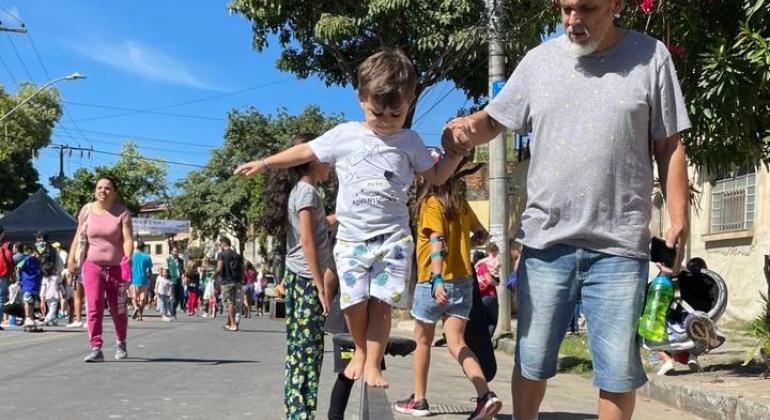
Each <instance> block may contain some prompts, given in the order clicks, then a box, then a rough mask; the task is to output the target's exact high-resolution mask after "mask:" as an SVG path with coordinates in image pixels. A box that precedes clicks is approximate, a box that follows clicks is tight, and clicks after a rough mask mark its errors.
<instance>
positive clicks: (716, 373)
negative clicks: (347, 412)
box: [394, 319, 770, 420]
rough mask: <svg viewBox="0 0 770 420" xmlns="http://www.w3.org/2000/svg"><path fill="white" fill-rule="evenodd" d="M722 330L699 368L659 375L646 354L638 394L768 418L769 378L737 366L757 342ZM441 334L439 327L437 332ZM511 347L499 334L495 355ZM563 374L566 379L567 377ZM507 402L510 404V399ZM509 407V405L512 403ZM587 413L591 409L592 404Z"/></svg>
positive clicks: (501, 373) (587, 394) (727, 415)
mask: <svg viewBox="0 0 770 420" xmlns="http://www.w3.org/2000/svg"><path fill="white" fill-rule="evenodd" d="M515 322H516V320H515V319H514V320H513V323H514V325H513V326H512V328H513V329H514V330H515V328H516V325H515ZM413 325H414V323H413V321H400V322H399V323H398V325H397V326H396V325H394V329H396V327H397V328H398V329H399V330H402V331H412V328H413ZM437 331H438V328H437ZM723 332H724V333H725V334H726V335H727V341H726V342H725V344H724V345H723V346H722V347H720V348H718V349H716V350H714V351H713V352H711V353H710V354H707V355H702V356H701V357H700V363H701V366H702V368H703V370H702V371H701V372H697V373H695V372H690V371H689V370H688V368H687V366H683V365H677V367H676V369H677V371H676V372H675V373H673V374H670V375H668V376H662V377H661V376H657V375H656V374H655V372H656V371H657V370H658V368H659V367H660V362H655V363H651V362H649V360H648V358H647V357H646V354H647V353H645V357H644V363H645V369H646V370H647V372H648V378H649V382H648V383H647V385H645V386H644V387H642V388H641V389H640V390H639V395H640V396H643V397H646V398H650V399H653V400H656V401H659V402H661V403H664V404H667V405H668V406H671V407H674V408H677V409H680V410H682V411H684V412H687V413H690V414H692V415H695V416H698V417H702V418H704V419H714V420H722V419H734V420H755V419H756V420H759V419H764V420H767V419H770V379H762V378H761V376H760V375H761V374H762V372H763V371H764V368H762V367H761V366H758V365H757V364H755V363H753V362H752V364H750V365H749V366H746V367H743V366H741V363H742V362H743V358H744V355H745V354H746V351H748V349H750V348H751V347H752V346H753V345H754V343H755V342H754V339H753V338H752V337H749V336H747V335H745V333H744V332H741V331H736V330H724V331H723ZM439 334H440V333H439V332H437V334H436V335H437V336H438V335H439ZM514 346H515V340H514V339H511V338H504V339H501V340H500V341H499V342H498V347H497V350H498V354H500V353H501V352H504V353H508V354H512V353H513V350H514ZM501 362H503V363H501ZM498 364H499V368H498V378H497V379H496V381H495V382H499V381H500V379H505V382H506V383H507V384H508V385H507V386H508V387H509V386H510V378H509V376H510V371H511V369H510V365H512V358H510V357H498ZM560 364H561V363H560ZM563 377H567V378H569V379H568V380H565V379H563ZM574 378H579V376H576V375H568V374H560V375H557V377H556V378H555V379H554V380H552V381H549V390H550V389H551V388H552V387H551V385H550V384H552V383H556V384H559V383H561V382H565V383H571V382H572V381H575V379H574ZM580 379H582V380H583V381H585V383H584V386H583V388H584V389H582V390H581V389H577V390H575V392H577V393H576V394H575V397H578V396H580V398H585V399H587V400H589V401H591V402H592V403H593V401H594V399H595V396H593V390H592V385H591V384H590V382H589V381H588V379H584V378H580ZM557 386H559V385H557ZM589 389H590V390H589ZM503 392H505V390H504V391H503ZM570 392H572V391H571V390H570ZM640 399H641V398H640ZM507 403H508V404H509V402H508V401H507ZM507 407H508V409H510V405H507ZM587 412H589V413H595V408H591V409H590V410H589V411H587ZM639 415H640V413H639V410H637V415H635V416H634V418H641V417H639ZM541 418H542V416H541Z"/></svg>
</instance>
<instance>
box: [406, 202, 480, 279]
mask: <svg viewBox="0 0 770 420" xmlns="http://www.w3.org/2000/svg"><path fill="white" fill-rule="evenodd" d="M442 209H443V206H442V205H441V201H439V200H438V198H436V197H435V196H430V197H428V198H427V199H425V201H424V202H423V203H422V205H421V206H420V214H419V215H418V221H417V239H416V252H417V281H419V282H425V281H428V280H430V275H431V264H430V235H431V233H433V232H439V233H441V234H442V235H443V236H444V246H445V253H444V264H443V267H442V269H441V277H442V278H443V279H444V280H445V281H447V280H452V279H454V278H458V277H464V276H470V275H471V273H472V271H471V270H472V267H471V255H470V254H471V243H470V235H471V228H472V227H473V220H474V218H475V217H474V214H473V210H471V208H470V206H469V205H468V202H467V201H465V200H463V203H462V207H461V209H460V212H459V214H458V215H457V216H455V218H454V220H444V216H443V214H442Z"/></svg>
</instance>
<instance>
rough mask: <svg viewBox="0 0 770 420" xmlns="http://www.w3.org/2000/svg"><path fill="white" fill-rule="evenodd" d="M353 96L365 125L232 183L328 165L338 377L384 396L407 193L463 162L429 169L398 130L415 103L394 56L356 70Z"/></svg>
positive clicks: (404, 262)
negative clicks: (343, 328) (417, 181)
mask: <svg viewBox="0 0 770 420" xmlns="http://www.w3.org/2000/svg"><path fill="white" fill-rule="evenodd" d="M357 76H358V83H357V88H358V91H357V95H358V100H359V102H360V105H361V108H362V109H363V111H364V121H351V122H347V123H343V124H340V125H338V126H336V127H334V128H333V129H331V130H329V131H327V132H326V133H324V134H323V135H322V136H321V137H319V138H317V139H315V140H313V141H311V142H309V143H303V144H299V145H295V146H293V147H291V148H290V149H288V150H285V151H283V152H281V153H278V154H276V155H273V156H270V157H268V158H266V159H261V160H255V161H252V162H249V163H246V164H243V165H241V166H240V167H238V168H237V169H236V170H235V174H240V175H252V174H256V173H258V172H260V171H264V170H267V169H268V168H271V169H280V168H290V167H293V166H297V165H301V164H304V163H308V162H312V161H314V160H316V159H317V160H318V161H319V162H321V163H334V164H335V171H336V173H337V176H338V178H339V186H340V188H339V193H338V195H337V207H336V212H337V221H338V222H339V230H338V232H337V244H336V245H335V247H334V258H335V260H336V266H337V268H338V270H339V276H340V289H341V290H340V292H341V294H340V296H341V299H340V307H341V308H342V309H343V310H344V313H345V319H346V321H347V323H348V326H349V329H350V333H351V336H352V337H353V341H354V342H355V347H356V348H355V351H354V353H353V358H352V359H351V361H350V363H349V364H348V366H347V368H346V369H345V371H344V375H345V376H346V377H348V378H350V379H358V378H360V377H361V376H365V378H366V383H367V385H369V386H372V387H378V388H387V387H388V382H387V381H386V380H385V378H384V377H383V376H382V372H380V364H381V362H382V357H383V354H384V352H385V346H386V344H387V340H388V335H389V333H390V323H391V319H390V318H391V309H392V307H393V306H396V307H404V304H405V303H406V299H403V294H404V292H405V291H406V281H407V279H409V278H410V272H411V268H412V267H411V263H412V252H413V251H414V242H413V240H412V235H411V230H410V227H409V211H408V209H407V200H408V197H407V191H408V190H409V187H410V185H411V183H412V180H413V179H414V175H415V173H417V174H420V175H421V176H422V177H423V178H425V179H426V181H427V182H430V183H433V184H443V183H444V182H445V181H446V179H447V178H449V176H450V175H451V174H452V172H453V171H454V168H455V167H456V166H457V164H458V163H459V161H460V159H461V158H462V157H461V156H459V155H457V156H456V155H448V156H447V158H446V159H443V160H442V161H441V162H440V163H439V164H437V165H436V164H435V163H434V161H433V159H432V158H431V156H430V153H428V150H427V148H426V147H425V144H424V143H423V142H422V139H421V138H420V136H419V135H418V134H417V133H416V132H415V131H412V130H409V129H403V128H402V127H403V126H404V122H405V121H406V118H407V116H408V115H409V110H410V108H411V106H412V102H413V101H414V98H415V89H416V85H417V73H416V71H415V69H414V66H413V64H412V62H411V61H410V60H409V59H408V58H407V57H406V55H404V53H403V52H401V51H398V50H383V51H381V52H378V53H376V54H374V55H372V56H370V57H369V58H367V59H366V60H365V61H364V62H363V63H362V64H361V65H360V66H359V67H358V74H357ZM370 298H371V299H370Z"/></svg>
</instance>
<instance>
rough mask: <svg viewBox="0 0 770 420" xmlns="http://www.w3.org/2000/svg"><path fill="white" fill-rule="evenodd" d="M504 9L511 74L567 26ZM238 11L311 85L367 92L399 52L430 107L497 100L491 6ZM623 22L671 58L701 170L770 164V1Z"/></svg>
mask: <svg viewBox="0 0 770 420" xmlns="http://www.w3.org/2000/svg"><path fill="white" fill-rule="evenodd" d="M498 5H499V6H498V7H500V8H501V9H500V10H499V11H500V13H501V15H502V20H501V26H500V28H499V29H500V32H501V35H502V39H503V44H504V49H505V57H506V68H507V70H506V73H507V74H510V72H511V71H512V70H513V68H514V67H515V65H516V64H517V63H518V61H519V60H520V59H521V57H522V56H523V54H525V53H526V51H527V50H529V49H530V48H533V47H535V46H536V45H537V44H539V43H540V42H541V40H542V37H543V35H544V34H548V33H550V32H552V31H553V29H554V28H555V25H556V24H557V23H558V1H553V0H510V1H505V2H502V1H501V2H498ZM228 8H229V10H230V11H231V12H232V13H236V14H240V15H242V16H244V17H245V18H247V19H248V20H249V21H250V23H251V25H252V43H253V45H254V48H255V49H256V50H257V51H262V50H264V49H265V48H266V47H267V46H268V44H269V43H270V42H277V43H278V45H279V46H280V47H281V54H280V56H279V58H278V62H277V63H276V64H277V67H278V68H279V69H282V70H286V71H291V72H293V73H295V74H297V75H298V76H299V77H308V76H309V75H316V76H318V77H320V78H321V79H322V80H324V81H325V82H326V83H327V84H329V85H331V84H335V85H341V86H346V85H353V86H354V87H355V68H356V66H357V65H358V64H359V63H361V62H362V61H363V60H364V58H366V57H367V56H368V55H370V54H372V53H374V52H376V51H377V50H379V49H381V48H383V47H398V48H401V49H402V50H404V52H405V53H406V54H407V55H408V56H409V57H410V58H411V59H412V60H413V62H414V63H415V65H416V67H417V69H418V74H419V82H418V89H417V93H418V98H419V95H420V93H423V92H424V91H425V90H426V89H427V88H429V87H430V86H431V85H433V84H435V83H436V82H439V81H442V80H448V81H451V82H453V83H454V84H455V85H456V86H457V87H458V88H459V89H461V90H462V91H463V92H464V93H465V94H466V96H467V97H468V98H469V99H471V100H472V101H473V102H474V103H475V104H476V105H479V104H483V103H484V102H485V101H486V99H487V97H486V93H487V70H486V63H487V58H488V57H487V56H488V52H487V51H488V49H487V46H488V38H489V33H488V31H487V11H486V10H485V2H484V1H483V0H367V1H360V2H344V1H335V2H328V1H321V0H231V1H230V3H229V5H228ZM620 19H621V21H620V24H621V25H622V26H626V27H630V28H633V29H637V30H640V31H644V32H647V33H649V34H650V35H651V36H653V37H655V38H657V39H660V40H661V41H663V42H664V43H665V44H666V45H667V46H668V47H669V49H670V50H671V52H672V55H673V59H674V63H675V65H676V68H677V71H678V74H679V78H680V82H681V85H682V90H683V92H684V95H685V99H686V101H687V103H688V106H689V113H690V117H691V119H692V122H693V128H692V129H691V130H688V131H687V132H686V133H685V134H684V142H685V145H686V146H687V149H688V156H689V157H690V159H691V161H692V162H693V163H694V164H696V165H698V166H701V167H706V168H708V169H709V170H712V171H716V170H721V169H730V168H731V167H733V166H735V165H759V164H763V163H764V164H765V165H768V164H770V118H768V115H770V89H768V82H770V3H768V0H707V1H703V0H677V1H672V0H631V1H627V2H626V6H625V10H624V11H623V12H622V13H621V17H620ZM410 123H411V118H410V119H408V120H407V126H409V125H410Z"/></svg>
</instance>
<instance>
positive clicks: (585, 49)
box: [567, 39, 599, 57]
mask: <svg viewBox="0 0 770 420" xmlns="http://www.w3.org/2000/svg"><path fill="white" fill-rule="evenodd" d="M597 48H599V41H597V40H593V41H590V42H589V43H588V44H578V43H577V42H573V41H572V40H571V39H570V40H568V44H567V53H568V54H569V55H571V56H572V57H584V56H586V55H590V54H593V53H594V51H596V49H597Z"/></svg>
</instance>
